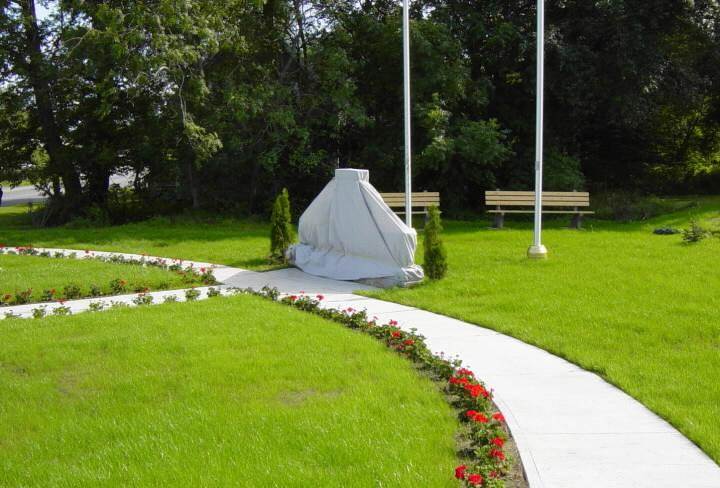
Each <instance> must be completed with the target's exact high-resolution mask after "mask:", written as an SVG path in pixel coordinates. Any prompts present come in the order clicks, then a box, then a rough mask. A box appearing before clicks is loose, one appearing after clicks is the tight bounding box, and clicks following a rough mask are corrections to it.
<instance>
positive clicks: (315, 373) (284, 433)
mask: <svg viewBox="0 0 720 488" xmlns="http://www.w3.org/2000/svg"><path fill="white" fill-rule="evenodd" d="M265 302H266V301H265V300H263V299H261V298H258V297H252V296H241V297H234V298H223V299H217V298H216V299H212V300H208V301H205V302H201V303H193V304H171V305H161V306H158V307H143V308H138V309H120V310H114V311H108V312H103V313H96V314H92V313H88V314H82V315H78V316H74V317H72V318H69V317H51V318H46V319H41V320H33V321H25V320H13V319H11V320H9V321H7V320H6V321H2V322H0V337H2V343H3V344H4V347H3V348H2V350H0V385H2V391H4V392H5V393H4V394H3V396H2V397H1V398H0V411H3V412H5V414H3V415H2V416H0V438H2V439H3V452H4V454H3V456H2V458H0V484H6V483H9V484H15V483H18V482H20V481H21V482H23V483H27V484H34V483H37V484H48V483H49V482H50V481H51V480H52V482H53V483H57V482H59V480H61V479H65V480H66V481H67V482H68V483H71V484H72V483H75V482H76V483H80V484H83V483H88V482H97V481H100V480H103V482H112V481H113V480H114V481H115V482H119V483H130V484H133V483H148V484H163V483H171V484H185V483H188V484H198V483H199V484H203V483H210V484H234V485H238V486H260V485H264V484H267V483H268V482H270V480H273V479H275V480H276V481H277V482H278V483H280V484H286V483H287V484H288V485H296V486H297V485H304V486H337V485H346V486H351V485H352V486H368V485H374V484H377V483H378V482H380V483H382V484H384V485H385V484H387V485H392V486H418V485H420V486H448V487H450V486H456V484H455V483H454V482H453V477H452V470H453V469H454V467H455V465H456V462H457V461H456V460H457V458H456V452H455V441H454V438H453V434H454V432H455V430H456V429H457V425H458V424H457V420H456V418H455V415H454V414H453V412H452V410H451V409H450V408H449V407H448V405H447V404H446V403H445V402H444V401H443V400H442V397H441V395H439V392H438V390H437V387H436V386H435V385H433V383H432V382H430V381H429V380H428V378H424V377H423V375H418V374H417V371H415V370H414V368H412V367H411V366H410V365H409V364H408V363H406V362H405V361H404V360H403V359H402V358H400V357H397V356H395V355H392V354H387V353H386V352H385V351H384V348H383V347H381V345H380V344H377V343H376V342H375V341H373V340H371V339H370V338H363V337H362V336H361V335H359V334H353V332H352V331H350V330H346V329H344V328H342V327H332V326H330V327H328V326H327V325H326V324H323V320H322V319H320V318H319V317H313V316H311V315H310V314H306V313H301V312H299V311H297V310H289V309H285V310H283V307H282V306H280V305H278V304H270V303H265ZM140 315H142V320H138V316H140ZM48 343H49V344H52V347H47V345H48ZM39 351H43V353H42V354H38V352H39ZM348 371H352V374H348ZM13 405H16V407H13ZM20 405H22V407H20ZM27 456H32V457H33V460H34V461H33V463H26V462H24V461H23V460H25V459H26V458H27ZM59 468H61V469H59Z"/></svg>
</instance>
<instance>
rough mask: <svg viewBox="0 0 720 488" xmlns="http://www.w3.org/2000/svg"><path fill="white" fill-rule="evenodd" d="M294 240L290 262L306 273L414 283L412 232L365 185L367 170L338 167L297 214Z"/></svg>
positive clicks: (419, 277)
mask: <svg viewBox="0 0 720 488" xmlns="http://www.w3.org/2000/svg"><path fill="white" fill-rule="evenodd" d="M299 234H300V235H299V238H300V244H297V245H295V246H293V247H292V248H291V249H290V252H289V256H290V260H291V261H292V262H293V264H295V266H297V267H298V268H300V269H302V270H303V271H305V272H306V273H309V274H312V275H315V276H323V277H326V278H334V279H338V280H361V279H376V278H383V279H388V280H387V281H389V282H391V283H392V284H405V283H411V282H417V281H420V280H422V278H423V270H422V268H421V267H420V266H417V265H415V264H414V258H415V248H416V246H417V233H416V232H415V229H412V228H410V227H408V226H407V225H405V223H404V222H403V221H402V220H400V219H399V218H398V216H397V215H395V213H394V212H393V211H392V210H390V208H389V207H388V206H387V205H386V204H385V202H384V201H383V199H382V197H381V196H380V194H379V193H378V192H377V190H376V189H375V188H374V187H373V186H372V185H371V184H370V173H369V172H368V171H367V170H360V169H338V170H336V171H335V178H333V179H332V180H331V181H330V183H328V184H327V186H326V187H325V188H324V189H323V191H322V192H320V194H319V195H318V196H317V197H316V198H315V200H314V201H313V202H312V203H311V204H310V206H309V207H308V209H307V210H306V211H305V213H303V214H302V216H301V217H300V228H299Z"/></svg>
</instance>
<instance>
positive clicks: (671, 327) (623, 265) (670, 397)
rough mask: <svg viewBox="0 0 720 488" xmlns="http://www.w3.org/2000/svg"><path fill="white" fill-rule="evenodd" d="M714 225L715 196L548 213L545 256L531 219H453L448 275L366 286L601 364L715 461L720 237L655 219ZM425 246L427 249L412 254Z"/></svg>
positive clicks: (718, 211)
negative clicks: (648, 212) (567, 215)
mask: <svg viewBox="0 0 720 488" xmlns="http://www.w3.org/2000/svg"><path fill="white" fill-rule="evenodd" d="M692 216H694V217H696V218H698V219H700V220H701V221H702V223H703V224H704V225H705V226H707V227H710V228H712V227H715V228H718V227H720V198H709V199H703V200H702V204H701V205H700V207H698V208H695V209H691V210H686V211H682V212H677V213H673V214H670V215H667V216H664V217H661V218H656V219H653V220H651V221H648V222H644V223H631V224H618V223H611V222H601V221H588V222H587V224H586V230H584V231H580V232H576V231H571V230H568V229H564V228H562V226H565V225H567V221H566V220H562V221H553V222H549V223H548V227H549V228H548V230H547V231H546V232H545V233H544V242H545V244H546V245H547V246H548V249H549V250H550V258H549V259H548V260H547V261H546V262H543V261H541V262H537V261H531V260H528V259H527V258H526V257H525V251H526V250H527V247H528V245H529V244H530V243H531V242H532V231H531V224H530V222H526V223H518V222H514V223H513V222H511V223H509V224H508V227H509V229H506V230H503V231H493V230H488V229H487V225H488V223H487V221H478V222H449V223H447V224H446V233H445V240H446V244H447V250H448V259H449V273H448V276H447V278H446V279H444V280H442V281H440V282H436V283H429V284H426V285H423V286H419V287H417V288H413V289H409V290H407V289H398V290H391V291H383V292H379V293H372V295H374V296H377V297H380V298H383V299H385V300H391V301H396V302H399V303H404V304H408V305H414V306H417V307H420V308H423V309H426V310H432V311H435V312H439V313H443V314H446V315H450V316H453V317H457V318H459V319H462V320H466V321H469V322H473V323H476V324H481V325H483V326H486V327H490V328H492V329H495V330H498V331H500V332H503V333H506V334H509V335H512V336H515V337H517V338H519V339H521V340H523V341H525V342H529V343H532V344H536V345H538V346H540V347H541V348H543V349H546V350H548V351H551V352H553V353H555V354H557V355H559V356H562V357H565V358H567V359H569V360H570V361H572V362H574V363H576V364H579V365H580V366H582V367H583V368H585V369H588V370H591V371H596V372H598V373H599V374H600V375H602V376H603V377H604V378H606V379H607V380H609V381H610V382H612V383H614V384H615V385H618V386H619V387H620V388H622V389H623V390H625V391H626V392H628V393H629V394H630V395H632V396H633V397H635V398H637V399H638V400H640V401H641V402H642V403H644V404H645V405H646V406H648V407H649V408H650V409H652V410H653V411H655V412H657V413H658V414H660V415H661V416H663V417H664V418H666V419H667V420H669V421H670V422H671V423H672V424H673V425H675V426H676V427H678V428H679V429H680V430H681V431H682V432H683V433H685V434H686V435H687V436H688V437H690V439H692V440H693V441H695V442H696V443H697V444H698V445H699V446H700V447H701V448H702V449H703V450H705V451H706V452H707V453H708V454H710V455H711V456H712V457H713V458H714V459H715V460H716V461H720V421H718V419H720V387H718V378H720V266H719V264H720V239H717V238H712V239H707V240H706V241H703V242H700V243H698V244H694V245H685V244H683V243H682V239H681V237H680V236H679V235H673V236H657V235H653V234H652V231H653V229H655V228H657V227H661V226H674V227H679V228H682V227H687V226H688V222H689V220H690V218H691V217H692ZM418 255H419V256H422V252H419V254H418Z"/></svg>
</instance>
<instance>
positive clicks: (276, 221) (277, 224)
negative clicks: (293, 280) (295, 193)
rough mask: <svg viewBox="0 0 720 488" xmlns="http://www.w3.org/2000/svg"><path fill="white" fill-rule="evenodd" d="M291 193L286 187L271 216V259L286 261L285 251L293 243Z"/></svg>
mask: <svg viewBox="0 0 720 488" xmlns="http://www.w3.org/2000/svg"><path fill="white" fill-rule="evenodd" d="M292 240H293V237H292V226H291V214H290V195H289V194H288V191H287V189H286V188H283V191H281V192H280V194H279V195H278V196H277V198H276V199H275V203H274V204H273V209H272V215H271V216H270V260H271V261H272V262H274V263H284V262H285V252H286V251H287V249H288V247H290V244H292Z"/></svg>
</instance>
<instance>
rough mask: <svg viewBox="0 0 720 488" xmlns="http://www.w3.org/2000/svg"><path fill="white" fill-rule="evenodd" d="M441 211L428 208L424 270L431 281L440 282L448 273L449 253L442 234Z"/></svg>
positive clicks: (434, 207)
mask: <svg viewBox="0 0 720 488" xmlns="http://www.w3.org/2000/svg"><path fill="white" fill-rule="evenodd" d="M442 230H443V229H442V224H441V223H440V210H439V209H438V208H437V207H436V206H434V205H433V206H432V207H430V208H428V221H427V223H426V224H425V262H424V263H423V269H424V270H425V274H426V275H427V276H428V278H430V279H431V280H439V279H441V278H444V277H445V274H446V273H447V267H448V265H447V252H446V251H445V245H444V244H443V241H442V238H441V237H440V233H441V232H442Z"/></svg>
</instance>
